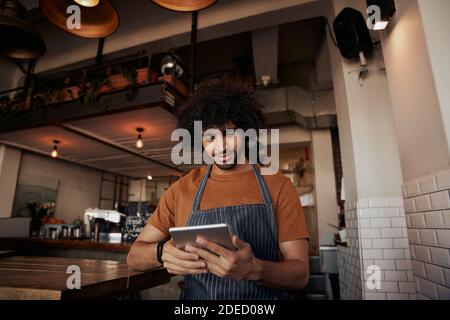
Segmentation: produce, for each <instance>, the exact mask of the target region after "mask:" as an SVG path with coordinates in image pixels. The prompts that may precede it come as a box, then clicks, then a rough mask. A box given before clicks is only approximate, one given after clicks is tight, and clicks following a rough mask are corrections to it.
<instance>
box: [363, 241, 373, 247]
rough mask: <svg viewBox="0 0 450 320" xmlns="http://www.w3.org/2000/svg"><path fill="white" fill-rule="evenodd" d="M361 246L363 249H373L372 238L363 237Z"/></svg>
mask: <svg viewBox="0 0 450 320" xmlns="http://www.w3.org/2000/svg"><path fill="white" fill-rule="evenodd" d="M361 248H363V249H372V248H373V246H372V240H371V239H361Z"/></svg>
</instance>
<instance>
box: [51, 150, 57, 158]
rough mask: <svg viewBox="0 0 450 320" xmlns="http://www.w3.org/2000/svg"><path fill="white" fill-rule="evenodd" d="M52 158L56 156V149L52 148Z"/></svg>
mask: <svg viewBox="0 0 450 320" xmlns="http://www.w3.org/2000/svg"><path fill="white" fill-rule="evenodd" d="M52 158H58V150H56V149H53V151H52Z"/></svg>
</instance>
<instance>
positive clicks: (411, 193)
mask: <svg viewBox="0 0 450 320" xmlns="http://www.w3.org/2000/svg"><path fill="white" fill-rule="evenodd" d="M405 186H406V197H408V198H410V197H415V196H418V195H420V188H419V181H412V182H409V183H406V184H405Z"/></svg>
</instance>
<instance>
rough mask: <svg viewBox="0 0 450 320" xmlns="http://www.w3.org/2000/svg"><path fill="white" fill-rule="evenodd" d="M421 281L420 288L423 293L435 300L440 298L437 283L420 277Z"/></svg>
mask: <svg viewBox="0 0 450 320" xmlns="http://www.w3.org/2000/svg"><path fill="white" fill-rule="evenodd" d="M419 282H420V289H421V292H422V294H423V295H425V296H427V297H428V298H431V299H433V300H438V299H439V296H438V292H437V286H436V284H434V283H433V282H431V281H428V280H425V279H420V280H419Z"/></svg>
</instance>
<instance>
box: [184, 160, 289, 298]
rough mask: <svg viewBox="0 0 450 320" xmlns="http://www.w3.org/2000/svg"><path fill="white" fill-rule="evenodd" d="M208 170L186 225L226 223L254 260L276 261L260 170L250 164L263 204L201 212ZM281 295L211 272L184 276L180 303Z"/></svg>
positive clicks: (267, 195)
mask: <svg viewBox="0 0 450 320" xmlns="http://www.w3.org/2000/svg"><path fill="white" fill-rule="evenodd" d="M211 167H212V165H209V166H208V168H207V171H206V173H205V175H204V176H203V178H202V180H201V183H200V185H199V187H198V189H197V192H196V194H195V197H194V202H193V205H192V212H191V215H190V216H189V219H188V222H187V225H188V226H199V225H207V224H219V223H226V224H228V225H229V226H230V228H231V232H232V233H233V234H235V235H237V236H238V237H239V239H241V240H243V241H245V242H247V243H249V244H250V246H251V248H252V250H253V254H254V256H255V257H256V258H258V259H262V260H269V261H279V255H278V236H277V225H276V219H275V213H274V209H273V205H272V199H271V197H270V193H269V189H268V187H267V184H266V182H265V181H264V179H263V177H262V176H261V174H260V172H259V170H258V169H257V168H256V166H255V165H252V169H253V173H254V174H255V177H256V180H257V182H258V185H259V189H260V191H261V194H262V197H263V199H264V203H262V204H249V205H237V206H228V207H223V208H214V209H209V210H200V201H201V198H202V195H203V191H204V189H205V186H206V182H207V180H208V177H209V174H210V172H211ZM280 296H281V291H280V290H275V289H270V288H266V287H263V286H260V285H258V284H256V283H254V282H252V281H247V280H240V281H238V280H232V279H225V278H221V277H218V276H216V275H214V274H211V273H207V274H201V275H188V276H185V288H184V289H183V290H182V291H181V299H183V300H243V299H245V300H273V299H279V298H280Z"/></svg>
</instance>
